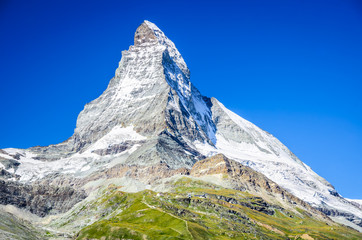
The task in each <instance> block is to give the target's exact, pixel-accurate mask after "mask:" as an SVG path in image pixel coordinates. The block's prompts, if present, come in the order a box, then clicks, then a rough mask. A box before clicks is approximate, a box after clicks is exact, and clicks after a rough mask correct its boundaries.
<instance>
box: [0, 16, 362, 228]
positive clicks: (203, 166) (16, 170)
mask: <svg viewBox="0 0 362 240" xmlns="http://www.w3.org/2000/svg"><path fill="white" fill-rule="evenodd" d="M217 154H223V155H217ZM211 156H215V157H213V158H208V159H206V160H202V159H205V158H207V157H211ZM230 159H232V160H230ZM0 168H2V169H1V177H2V178H3V182H1V185H2V188H3V189H5V190H6V191H5V190H4V191H5V192H7V193H10V195H11V193H14V192H18V193H20V196H19V197H18V198H14V199H15V200H14V201H11V202H4V203H5V204H13V205H16V206H17V207H20V208H25V209H28V210H30V211H32V212H33V213H35V214H37V215H39V216H45V215H48V214H57V213H59V212H66V211H68V210H69V208H71V207H72V206H73V205H74V204H75V203H76V202H79V201H82V200H83V199H84V198H85V197H86V196H88V195H89V194H92V192H93V191H97V189H99V187H100V186H99V185H97V184H95V182H97V181H101V180H102V181H103V180H104V179H119V178H122V179H123V178H131V179H134V180H136V181H139V184H140V185H139V186H142V187H140V189H145V188H148V187H147V186H150V187H152V188H154V189H157V188H158V187H157V186H158V184H161V183H160V181H161V180H162V179H166V178H172V177H173V176H174V175H178V174H183V175H185V176H192V177H197V178H207V179H208V181H212V178H213V177H212V176H215V174H216V175H217V174H219V175H220V174H226V175H227V176H228V177H227V178H228V179H229V180H228V185H227V186H228V187H230V188H232V189H238V190H239V191H249V192H253V193H255V194H259V195H260V194H261V195H262V196H263V197H264V198H265V199H268V200H270V201H272V199H282V201H283V202H286V203H285V204H287V205H288V206H289V207H291V208H293V204H297V205H298V206H300V207H301V208H304V209H305V210H306V211H309V212H311V214H312V215H314V216H316V217H318V218H320V219H321V221H324V220H325V219H327V218H326V217H325V216H324V215H323V214H321V213H320V212H318V211H316V210H315V209H313V208H312V207H315V208H318V209H320V210H322V211H323V212H324V213H326V214H327V215H331V216H333V217H338V216H340V217H341V218H338V219H339V220H340V221H345V220H346V221H348V224H351V226H353V227H355V228H357V229H359V227H362V222H361V219H362V209H361V208H360V207H359V205H356V204H354V205H353V204H351V203H350V202H349V201H347V200H345V199H343V198H342V197H340V196H339V194H338V193H337V192H336V191H335V189H334V188H333V186H332V185H331V184H329V183H328V182H327V181H326V180H324V179H323V178H322V177H320V176H318V175H317V174H316V173H315V172H313V171H312V170H311V169H310V168H309V167H308V166H307V165H305V164H304V163H303V162H302V161H300V160H299V159H298V158H297V157H296V156H295V155H294V154H293V153H292V152H291V151H289V149H288V148H287V147H286V146H284V145H283V144H282V143H281V142H280V141H279V140H278V139H276V138H275V137H273V136H272V135H271V134H269V133H267V132H265V131H263V130H261V129H260V128H258V127H257V126H255V125H254V124H252V123H250V122H248V121H247V120H245V119H243V118H241V117H240V116H238V115H236V114H235V113H233V112H231V111H230V110H228V109H227V108H225V106H224V105H223V104H222V103H220V102H219V101H218V100H217V99H215V98H208V97H205V96H202V94H201V93H200V92H199V91H198V90H197V89H196V88H195V86H194V85H193V84H192V83H191V82H190V71H189V69H188V68H187V65H186V63H185V61H184V59H183V58H182V56H181V54H180V53H179V51H178V50H177V48H176V47H175V45H174V43H173V42H172V41H171V40H170V39H168V38H167V37H166V36H165V34H164V33H163V32H162V31H161V30H160V29H159V28H158V27H157V26H156V25H154V24H153V23H151V22H148V21H145V22H143V23H142V24H141V25H140V26H139V27H138V29H137V30H136V33H135V36H134V45H133V46H130V48H129V49H128V50H126V51H123V52H122V59H121V61H120V63H119V67H118V68H117V69H116V72H115V76H114V77H113V78H112V79H111V81H110V83H109V85H108V87H107V89H106V90H105V91H104V92H103V94H102V95H101V96H99V97H98V98H97V99H95V100H93V101H92V102H90V103H88V104H87V105H86V106H85V107H84V109H83V111H82V112H81V113H80V114H79V116H78V119H77V126H76V129H75V131H74V134H73V136H71V137H70V138H69V139H68V140H67V141H65V142H63V143H60V144H56V145H50V146H47V147H33V148H30V149H13V148H9V149H3V150H0ZM161 185H162V184H161ZM161 185H159V186H161ZM39 186H41V187H39ZM49 186H50V187H49ZM59 186H61V187H59ZM137 186H138V185H137ZM57 187H58V188H57ZM24 189H27V190H26V191H27V193H25V191H24ZM261 189H263V190H261ZM37 191H42V193H41V194H40V195H41V196H44V198H47V199H46V200H44V199H43V200H36V201H40V205H39V206H43V205H44V207H43V208H42V207H39V208H36V207H35V206H37V205H36V204H35V205H34V201H35V200H34V199H39V197H38V192H37ZM0 194H2V193H0ZM3 195H4V194H3ZM47 196H48V197H47ZM49 196H50V197H49ZM1 197H2V198H1ZM0 199H9V198H7V197H6V196H5V197H4V196H0ZM19 199H25V200H24V201H23V200H21V201H22V204H18V202H19V201H20V200H19ZM18 200H19V201H18ZM284 200H285V201H284ZM4 201H5V200H4ZM84 201H85V200H84ZM283 204H284V203H283ZM311 206H312V207H311ZM42 209H43V210H44V209H46V210H44V211H43V210H42ZM323 219H324V220H323ZM338 219H337V218H336V220H338ZM341 219H342V220H341ZM328 221H329V220H328Z"/></svg>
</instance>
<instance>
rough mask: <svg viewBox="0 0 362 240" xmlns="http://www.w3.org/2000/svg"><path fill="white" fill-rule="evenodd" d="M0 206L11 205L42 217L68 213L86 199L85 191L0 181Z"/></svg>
mask: <svg viewBox="0 0 362 240" xmlns="http://www.w3.org/2000/svg"><path fill="white" fill-rule="evenodd" d="M0 192H1V194H0V204H3V205H7V204H11V205H14V206H16V207H19V208H24V209H26V210H29V211H30V212H31V213H34V214H36V215H38V216H40V217H44V216H46V215H47V214H56V213H63V212H66V211H68V210H69V209H70V208H72V207H73V206H74V204H76V203H77V202H79V201H81V200H82V199H84V198H85V197H86V194H85V192H84V191H83V190H77V189H74V188H72V187H69V186H67V187H58V186H51V185H41V184H32V185H28V184H22V183H19V182H14V181H5V180H0Z"/></svg>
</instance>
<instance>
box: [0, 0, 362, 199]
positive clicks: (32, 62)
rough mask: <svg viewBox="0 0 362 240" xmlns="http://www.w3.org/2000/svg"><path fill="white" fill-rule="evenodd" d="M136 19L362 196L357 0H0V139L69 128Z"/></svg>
mask: <svg viewBox="0 0 362 240" xmlns="http://www.w3.org/2000/svg"><path fill="white" fill-rule="evenodd" d="M144 19H147V20H150V21H152V22H154V23H155V24H156V25H158V26H159V27H160V28H161V29H162V30H163V31H164V32H165V34H166V35H167V36H168V37H169V38H170V39H171V40H173V41H174V42H175V44H176V46H177V47H178V49H179V50H180V52H181V54H182V55H183V57H184V58H185V60H186V62H187V64H188V66H189V68H190V70H191V80H192V82H193V83H194V85H196V86H197V87H198V88H199V90H200V91H201V92H202V93H203V94H204V95H206V96H209V97H211V96H214V97H216V98H217V99H219V100H220V101H221V102H223V103H224V104H225V105H226V106H227V107H228V108H230V109H231V110H233V111H235V112H236V113H238V114H240V115H241V116H243V117H244V118H246V119H248V120H250V121H252V122H253V123H255V124H256V125H258V126H259V127H261V128H263V129H264V130H266V131H268V132H270V133H272V134H273V135H275V136H276V137H277V138H279V139H280V140H281V141H282V142H283V143H284V144H286V145H287V146H288V147H289V148H290V149H291V150H292V151H293V152H294V153H295V154H296V155H297V156H298V157H299V158H300V159H301V160H302V161H304V162H305V163H307V164H308V165H310V166H311V167H312V169H313V170H314V171H316V172H317V173H318V174H320V175H321V176H323V177H324V178H326V179H327V180H328V181H330V182H331V183H332V184H333V185H334V186H335V187H336V189H337V190H338V191H339V192H340V193H341V194H342V195H343V196H345V197H350V198H360V199H362V174H361V172H362V171H361V170H362V91H361V90H362V4H361V1H359V0H339V1H336V0H326V1H318V0H311V1H307V0H305V1H302V0H293V1H290V0H285V1H279V0H274V1H269V0H266V1H258V0H250V1H228V0H224V1H204V2H202V1H177V2H176V1H163V2H162V1H76V0H74V1H37V0H34V1H10V0H9V1H6V0H5V1H4V0H1V1H0V79H1V87H0V113H1V117H0V133H1V134H0V148H5V147H19V148H27V147H30V146H34V145H48V144H55V143H58V142H61V141H63V140H65V139H67V138H68V137H70V136H71V135H72V133H73V130H74V128H75V123H76V118H77V115H78V113H79V112H80V111H81V110H82V109H83V106H84V104H86V103H87V102H89V101H91V100H93V99H95V98H96V97H98V96H99V95H100V94H101V93H102V92H103V91H104V90H105V89H106V87H107V84H108V82H109V80H110V79H111V77H112V76H113V75H114V71H115V69H116V67H117V65H118V62H119V60H120V58H121V51H122V50H125V49H128V47H129V45H131V44H132V43H133V34H134V32H135V30H136V28H137V26H138V25H139V24H141V23H142V21H143V20H144Z"/></svg>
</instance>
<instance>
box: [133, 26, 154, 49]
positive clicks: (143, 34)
mask: <svg viewBox="0 0 362 240" xmlns="http://www.w3.org/2000/svg"><path fill="white" fill-rule="evenodd" d="M148 42H151V43H153V42H157V37H156V35H155V32H154V30H153V29H152V28H151V27H150V24H149V22H148V21H144V22H143V23H142V24H141V25H140V26H139V27H138V28H137V30H136V33H135V35H134V45H135V46H139V45H141V44H143V43H148Z"/></svg>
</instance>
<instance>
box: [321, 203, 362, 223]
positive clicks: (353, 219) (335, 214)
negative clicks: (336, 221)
mask: <svg viewBox="0 0 362 240" xmlns="http://www.w3.org/2000/svg"><path fill="white" fill-rule="evenodd" d="M317 209H318V210H319V211H321V212H323V213H324V214H326V215H328V216H331V217H339V216H342V217H344V218H345V219H347V220H348V221H350V222H352V223H354V224H356V225H358V226H360V227H362V219H361V218H359V217H357V216H355V215H353V214H351V213H347V212H343V211H338V210H336V209H331V208H326V207H317Z"/></svg>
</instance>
